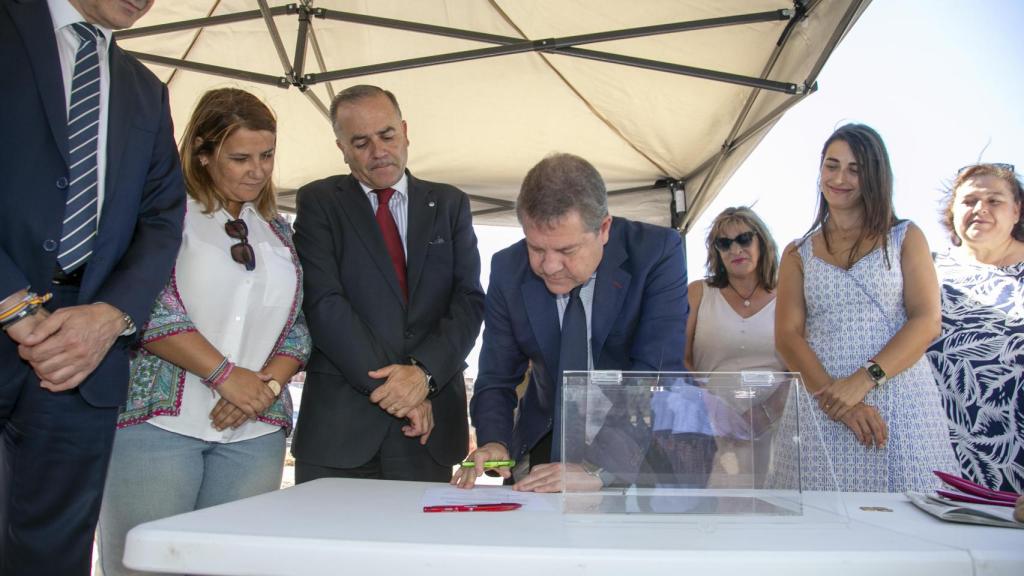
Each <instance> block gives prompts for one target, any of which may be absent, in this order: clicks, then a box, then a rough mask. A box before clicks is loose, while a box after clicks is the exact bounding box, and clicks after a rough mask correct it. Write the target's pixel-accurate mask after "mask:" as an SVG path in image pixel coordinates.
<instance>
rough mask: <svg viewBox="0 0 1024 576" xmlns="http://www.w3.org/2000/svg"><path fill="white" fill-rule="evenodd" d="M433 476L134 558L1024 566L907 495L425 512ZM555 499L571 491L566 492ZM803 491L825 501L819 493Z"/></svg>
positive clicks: (649, 567)
mask: <svg viewBox="0 0 1024 576" xmlns="http://www.w3.org/2000/svg"><path fill="white" fill-rule="evenodd" d="M428 486H430V485H429V484H423V483H417V482H391V481H380V480H341V479H331V480H318V481H315V482H310V483H307V484H302V485H299V486H296V487H294V488H289V489H287V490H282V491H278V492H273V493H270V494H264V495H262V496H257V497H254V498H249V499H246V500H242V501H238V502H233V503H230V504H225V505H222V506H217V507H214V508H209V509H206V510H200V511H197V512H191V513H188V514H182V515H180V516H175V517H173V518H166V519H164V520H158V521H156V522H150V523H148V524H143V525H141V526H138V527H137V528H135V529H134V530H132V531H131V532H130V533H129V535H128V543H127V549H126V552H125V563H126V564H127V565H128V566H131V567H134V568H137V569H143V570H153V571H160V572H176V573H189V574H222V575H237V576H260V575H292V574H294V575H297V576H298V575H304V576H305V575H310V576H316V575H321V574H322V575H337V574H359V575H362V574H371V575H380V576H384V575H390V574H399V573H403V572H408V573H415V574H416V575H417V576H428V575H432V574H444V575H445V576H450V575H451V574H453V573H457V572H459V573H471V572H472V573H481V574H487V575H488V576H490V575H504V574H508V575H516V576H522V575H524V574H530V575H534V574H558V575H560V576H561V575H576V574H586V575H613V574H614V575H630V576H632V575H635V574H674V575H679V574H691V575H692V574H697V575H702V576H703V575H706V576H718V575H725V574H741V575H744V576H748V575H749V576H769V575H775V574H778V575H780V576H781V575H785V576H800V575H804V574H807V575H811V574H814V575H821V574H824V575H827V576H842V575H845V574H871V575H883V574H893V575H900V576H912V575H918V574H919V575H922V576H945V575H965V576H967V575H970V576H982V575H992V576H1002V575H1006V576H1010V575H1013V576H1021V575H1024V530H1013V529H1007V528H989V527H984V526H970V525H961V524H950V523H945V522H941V521H939V520H937V519H935V518H932V517H931V516H929V515H927V514H925V513H924V512H922V511H920V510H917V509H916V508H914V506H913V505H912V504H911V503H910V502H909V501H908V500H907V499H906V498H905V497H904V496H902V495H898V494H866V493H865V494H847V495H845V498H846V503H847V509H848V513H849V521H846V522H814V521H810V520H807V521H804V520H803V519H801V518H786V519H772V518H765V517H748V518H745V519H743V520H742V521H737V520H736V519H729V521H722V522H719V521H716V520H715V519H714V518H709V517H702V516H667V517H648V518H650V519H651V522H645V521H643V519H639V518H638V517H637V516H628V517H623V516H615V515H588V516H565V515H563V514H562V513H561V512H560V511H557V510H558V509H559V507H558V505H557V504H555V506H554V509H555V510H556V511H552V512H525V511H515V512H501V513H441V514H425V513H423V512H422V509H421V498H422V495H423V492H424V489H425V488H426V487H428ZM547 497H549V498H551V499H552V501H553V502H556V503H557V502H558V498H559V496H558V495H550V496H547ZM804 498H805V503H813V500H814V498H815V495H814V494H813V493H809V494H805V495H804ZM861 506H883V507H887V508H889V509H891V510H892V512H868V511H863V510H861V509H860V507H861ZM681 570H686V571H687V572H681ZM694 570H697V571H700V570H706V571H707V572H695V571H694Z"/></svg>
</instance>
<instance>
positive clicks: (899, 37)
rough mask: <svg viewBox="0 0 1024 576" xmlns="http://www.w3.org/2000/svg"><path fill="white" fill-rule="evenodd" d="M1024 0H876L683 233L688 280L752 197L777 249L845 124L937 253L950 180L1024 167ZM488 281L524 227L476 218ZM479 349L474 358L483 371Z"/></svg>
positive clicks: (802, 228) (795, 230) (796, 229)
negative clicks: (711, 231) (734, 212)
mask: <svg viewBox="0 0 1024 576" xmlns="http://www.w3.org/2000/svg"><path fill="white" fill-rule="evenodd" d="M1022 70H1024V2H1022V1H1020V0H979V1H976V2H975V1H969V0H874V1H873V2H872V3H871V4H870V5H869V6H868V8H867V10H866V11H865V12H864V14H863V15H862V16H861V17H860V19H859V20H858V22H857V24H856V25H855V26H854V27H853V29H852V30H851V32H850V33H849V34H848V35H847V37H846V38H845V39H844V40H843V42H842V43H841V44H840V45H839V47H838V48H837V49H836V50H835V52H834V53H833V55H832V57H831V58H830V59H829V61H828V63H827V64H826V65H825V68H824V69H823V70H822V73H821V74H820V76H819V78H818V86H819V89H818V92H817V93H816V94H813V95H811V96H810V97H808V98H807V99H806V100H804V101H803V102H801V103H800V104H798V105H797V106H796V107H795V108H794V109H793V110H791V111H789V112H788V113H787V114H786V115H785V116H784V117H783V118H782V119H781V120H780V121H779V122H778V124H776V126H775V127H774V128H773V129H772V130H771V132H770V133H769V134H768V136H767V137H765V139H764V140H763V141H762V142H761V144H760V146H758V148H757V149H756V150H755V151H754V152H753V153H752V154H751V155H750V157H749V158H748V159H747V161H746V162H745V163H744V164H743V166H742V167H741V168H740V169H739V170H738V171H737V172H736V174H735V175H734V176H733V177H732V179H731V180H730V181H729V183H728V184H727V185H726V186H725V188H724V189H723V190H722V192H721V193H720V194H719V195H718V197H717V198H716V200H715V201H714V202H713V203H712V204H711V206H710V207H709V208H708V210H707V211H706V212H705V213H704V214H703V215H702V216H701V218H699V219H698V220H697V222H696V223H695V224H694V225H693V227H692V228H691V230H690V233H689V234H688V235H687V239H686V240H687V264H688V274H689V278H690V279H691V280H693V279H698V278H701V277H703V276H704V262H705V259H706V257H707V252H706V250H705V247H704V238H705V235H706V234H707V229H708V226H709V225H710V223H711V221H712V220H713V219H714V217H715V215H717V214H718V213H719V212H721V211H722V210H723V209H724V208H726V207H729V206H739V205H748V206H753V208H754V210H755V211H756V212H757V213H758V214H760V215H761V217H762V218H763V219H764V220H765V222H766V223H767V224H768V226H769V228H770V229H771V232H772V234H773V235H774V236H775V239H776V241H777V242H778V243H779V245H780V250H781V248H782V247H783V246H785V244H786V243H788V242H789V241H791V240H793V239H795V238H798V237H800V236H801V235H803V234H804V233H805V232H806V231H807V228H808V227H809V226H810V224H811V222H812V221H813V219H814V214H815V209H816V205H815V202H816V194H817V192H816V190H817V178H818V160H819V154H820V151H821V145H822V143H823V142H824V141H825V139H826V138H827V137H828V136H829V134H831V133H832V131H833V130H834V129H835V128H837V127H838V126H840V125H842V124H844V123H847V122H862V123H865V124H868V125H870V126H872V127H873V128H875V129H876V130H878V131H879V133H881V135H882V137H883V138H884V139H885V142H886V145H887V146H888V148H889V155H890V157H891V159H892V163H893V169H894V172H895V203H896V213H897V215H898V216H899V217H901V218H909V219H911V220H913V221H914V222H915V223H917V225H918V226H920V227H921V228H922V229H923V230H924V232H925V235H926V236H927V238H928V242H929V245H930V246H931V248H932V250H933V251H940V250H943V249H945V248H946V247H947V246H948V241H947V237H946V234H945V232H944V230H943V229H942V228H941V226H940V225H939V221H938V215H937V214H938V210H939V202H940V199H941V196H942V193H941V189H942V187H943V185H944V184H945V183H946V182H947V181H948V180H949V179H950V178H951V177H952V176H953V175H954V174H955V173H956V170H957V169H958V168H960V167H961V166H963V165H965V164H970V163H972V162H975V161H977V160H979V159H980V160H982V161H988V162H1007V163H1011V164H1014V165H1016V166H1017V167H1018V172H1020V171H1021V168H1022V165H1024V104H1022V102H1024V78H1022V74H1021V71H1022ZM478 234H479V236H480V245H481V246H480V247H481V255H482V257H483V268H484V270H483V276H484V277H483V281H484V283H485V286H486V282H487V277H488V274H489V258H490V254H492V253H493V252H494V251H496V250H499V249H501V248H503V247H504V246H507V245H508V244H510V243H512V242H514V241H516V240H518V239H519V238H521V237H522V234H521V233H520V232H519V231H518V230H517V229H514V228H513V229H508V228H505V229H502V228H495V227H490V226H486V227H480V230H479V232H478ZM476 353H477V351H476V350H474V352H473V354H472V355H471V357H470V359H469V361H468V363H469V364H470V370H469V374H471V375H475V373H476Z"/></svg>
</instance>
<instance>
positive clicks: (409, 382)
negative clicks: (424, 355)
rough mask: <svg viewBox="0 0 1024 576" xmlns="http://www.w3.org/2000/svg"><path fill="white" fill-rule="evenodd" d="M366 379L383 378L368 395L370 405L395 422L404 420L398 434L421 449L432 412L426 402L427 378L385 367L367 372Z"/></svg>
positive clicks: (404, 366) (407, 367)
mask: <svg viewBox="0 0 1024 576" xmlns="http://www.w3.org/2000/svg"><path fill="white" fill-rule="evenodd" d="M368 374H369V376H370V378H375V379H380V378H384V379H385V380H384V383H383V384H381V385H380V386H378V387H377V388H376V389H374V391H373V392H371V393H370V402H373V403H374V404H376V405H377V406H378V407H380V409H381V410H384V411H385V412H387V413H388V414H390V415H392V416H394V417H395V418H406V419H408V421H409V423H408V424H406V425H405V426H403V427H402V433H403V434H405V435H406V436H408V437H410V438H413V437H419V439H420V444H421V445H425V444H426V443H427V440H428V439H429V438H430V433H431V431H433V429H434V410H433V408H432V406H431V403H430V400H428V399H427V393H428V386H427V374H426V372H424V371H423V370H422V369H420V368H418V367H416V366H410V365H408V364H389V365H387V366H385V367H383V368H378V369H377V370H371V371H370V372H368Z"/></svg>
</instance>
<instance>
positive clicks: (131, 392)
mask: <svg viewBox="0 0 1024 576" xmlns="http://www.w3.org/2000/svg"><path fill="white" fill-rule="evenodd" d="M270 229H271V230H272V231H273V232H274V234H275V235H276V236H277V237H278V238H280V239H281V242H282V243H283V244H284V245H285V246H287V247H288V251H289V252H291V255H292V263H293V264H295V273H296V283H295V296H294V298H292V306H291V312H290V313H289V316H288V322H287V323H286V324H285V326H284V329H283V330H282V331H281V335H280V336H279V337H278V339H277V343H276V344H275V345H274V350H273V352H272V353H271V354H270V357H269V358H267V362H266V363H265V364H264V366H266V364H269V363H270V360H271V359H272V358H273V357H274V356H288V357H290V358H294V359H295V360H297V361H298V362H299V365H300V367H301V366H303V365H305V363H306V360H307V359H309V353H310V351H311V349H312V343H311V340H310V336H309V329H308V328H307V327H306V319H305V316H303V314H302V267H301V266H300V265H299V257H298V255H297V254H296V253H295V245H294V244H293V243H292V229H291V226H290V225H289V224H288V222H287V221H285V220H284V219H283V218H281V217H280V216H277V217H275V218H274V219H273V220H271V221H270ZM186 332H197V330H196V327H195V324H193V323H192V320H191V319H189V317H188V312H187V311H186V310H185V305H184V304H183V303H182V301H181V296H180V295H179V294H178V284H177V278H176V272H174V271H172V272H171V278H170V281H169V282H168V283H167V286H166V287H164V289H163V291H162V292H161V293H160V295H159V296H157V299H156V303H155V304H154V305H153V313H152V316H151V317H150V319H149V322H148V323H147V324H146V326H145V328H144V330H143V334H142V340H141V343H142V344H143V345H145V344H149V343H150V342H156V341H157V340H161V339H163V338H167V337H168V336H174V335H176V334H184V333H186ZM185 374H186V371H185V370H184V369H182V368H180V367H178V366H176V365H174V364H171V363H170V362H168V361H166V360H163V359H161V358H159V357H157V356H156V355H154V354H152V353H150V352H149V351H147V350H146V349H145V348H142V347H140V348H139V349H138V350H137V351H136V352H135V353H134V355H133V357H132V361H131V376H130V380H129V384H128V400H127V401H126V403H125V405H124V406H122V407H121V413H120V415H119V416H118V421H117V427H118V428H126V427H128V426H133V425H135V424H141V423H143V422H145V421H147V420H149V419H150V418H152V417H154V416H168V415H169V416H177V415H178V414H179V413H180V411H181V395H182V392H183V390H184V388H185ZM258 419H259V420H260V421H261V422H266V423H268V424H273V425H277V426H282V427H284V429H285V432H286V433H289V434H290V433H291V428H292V401H291V396H290V395H289V393H288V384H287V383H284V387H283V389H282V392H281V394H280V395H279V396H278V398H277V400H275V401H274V403H273V404H271V405H270V407H269V408H267V410H266V411H265V412H263V414H261V415H260V416H259V417H258Z"/></svg>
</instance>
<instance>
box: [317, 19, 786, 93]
mask: <svg viewBox="0 0 1024 576" xmlns="http://www.w3.org/2000/svg"><path fill="white" fill-rule="evenodd" d="M323 12H324V16H323V17H324V18H327V19H332V20H344V21H348V22H358V23H361V24H368V25H373V26H382V27H387V28H396V29H400V30H406V31H413V32H422V33H428V34H434V35H439V36H448V37H455V38H462V39H466V40H475V41H479V42H491V43H500V44H502V46H499V47H492V48H481V49H475V50H464V51H460V52H451V53H448V54H438V55H435V56H426V57H421V58H411V59H407V60H399V61H395V62H387V63H383V64H374V65H369V66H359V67H355V68H347V69H342V70H334V71H330V72H324V73H321V74H307V75H304V76H303V77H302V81H301V84H303V85H309V84H316V83H319V82H324V81H332V80H341V79H344V78H355V77H359V76H366V75H373V74H381V73H386V72H396V71H399V70H409V69H412V68H422V67H426V66H434V65H437V64H448V63H452V62H464V61H467V60H476V59H481V58H493V57H495V56H505V55H508V54H520V53H524V52H547V53H555V54H563V55H566V56H574V57H577V58H585V59H589V60H597V61H601V62H609V63H614V64H622V65H625V66H631V67H637V68H645V69H648V70H655V71H659V72H667V73H671V74H679V75H684V76H693V77H697V78H702V79H705V80H714V81H718V82H727V83H730V84H738V85H741V86H749V87H752V88H759V89H762V90H772V91H775V92H785V93H787V94H798V93H800V91H801V90H802V87H801V86H800V85H798V84H794V83H791V82H776V81H772V80H766V79H763V78H753V77H749V76H742V75H739V74H730V73H728V72H719V71H716V70H707V69H703V68H696V67H692V66H684V65H680V64H669V63H667V62H658V61H655V60H647V59H643V58H634V57H631V56H623V55H620V54H612V53H609V52H602V51H597V50H585V49H581V48H576V47H575V46H576V45H578V44H591V43H596V42H608V41H613V40H624V39H630V38H638V37H644V36H652V35H658V34H669V33H675V32H686V31H691V30H704V29H708V28H717V27H722V26H734V25H740V24H751V23H759V22H774V21H780V20H788V19H790V18H791V17H792V15H793V11H791V10H788V9H783V10H774V11H770V12H758V13H753V14H741V15H737V16H727V17H723V18H709V19H705V20H694V21H688V22H675V23H671V24H659V25H655V26H642V27H638V28H626V29H622V30H612V31H608V32H598V33H592V34H581V35H577V36H567V37H565V38H547V39H543V40H520V39H516V38H511V37H507V36H495V35H491V34H480V33H477V32H472V31H469V30H460V29H457V28H448V27H443V26H432V25H429V24H420V23H415V22H406V21H403V20H393V19H388V18H377V17H369V16H362V15H358V14H350V13H342V12H334V11H331V10H324V11H323Z"/></svg>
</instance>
